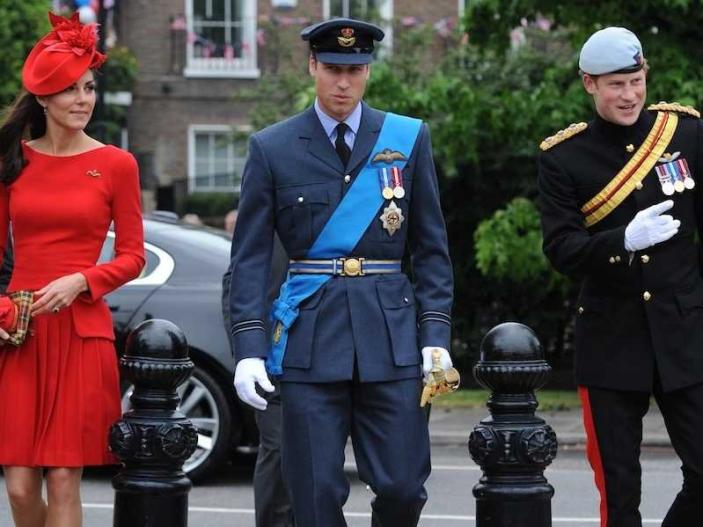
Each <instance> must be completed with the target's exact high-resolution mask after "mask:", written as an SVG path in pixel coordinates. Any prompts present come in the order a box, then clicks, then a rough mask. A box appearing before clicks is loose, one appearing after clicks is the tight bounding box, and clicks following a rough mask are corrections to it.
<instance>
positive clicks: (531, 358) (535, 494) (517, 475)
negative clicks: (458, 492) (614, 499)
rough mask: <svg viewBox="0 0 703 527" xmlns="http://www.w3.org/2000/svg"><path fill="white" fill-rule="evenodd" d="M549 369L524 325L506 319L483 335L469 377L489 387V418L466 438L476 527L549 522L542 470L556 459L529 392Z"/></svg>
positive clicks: (549, 492) (540, 526)
mask: <svg viewBox="0 0 703 527" xmlns="http://www.w3.org/2000/svg"><path fill="white" fill-rule="evenodd" d="M550 371H551V368H550V366H549V364H547V362H546V361H545V360H544V354H543V352H542V347H541V345H540V343H539V340H538V339H537V336H536V335H535V334H534V332H533V331H532V330H531V329H530V328H528V327H527V326H525V325H523V324H517V323H513V322H508V323H505V324H500V325H498V326H496V327H494V328H493V329H491V330H490V331H489V332H488V333H486V336H485V337H483V341H482V342H481V356H480V359H479V361H478V363H477V364H476V366H474V377H475V378H476V380H477V381H478V382H479V384H480V385H481V386H483V387H484V388H486V389H488V390H490V391H491V396H490V397H489V399H488V409H489V411H490V413H491V416H490V417H487V418H485V419H483V420H482V421H481V424H480V425H479V426H477V427H475V428H474V430H473V432H471V436H470V437H469V452H470V454H471V457H472V458H473V460H474V461H475V462H476V463H477V464H478V465H480V466H481V469H482V470H483V476H482V477H481V479H480V480H479V483H478V484H477V485H476V486H475V487H474V489H473V493H474V497H475V498H476V526H477V527H548V526H551V525H552V508H551V499H552V496H553V495H554V488H553V487H552V486H551V485H550V484H549V483H548V482H547V480H546V478H545V477H544V469H545V467H546V466H547V465H549V464H550V463H551V462H552V460H553V459H554V458H555V457H556V454H557V437H556V434H555V433H554V430H552V428H551V427H550V426H549V425H547V424H546V423H545V422H544V420H543V419H541V418H539V417H537V416H536V415H535V410H536V409H537V404H538V403H537V399H536V398H535V394H534V390H537V389H539V388H541V387H542V386H544V383H545V382H546V381H547V377H548V376H549V372H550Z"/></svg>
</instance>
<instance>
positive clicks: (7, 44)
mask: <svg viewBox="0 0 703 527" xmlns="http://www.w3.org/2000/svg"><path fill="white" fill-rule="evenodd" d="M49 8H50V5H49V2H48V1H47V0H22V1H17V0H0V49H1V50H2V53H0V79H2V82H0V105H1V106H3V107H5V106H7V105H8V104H10V103H11V102H12V101H13V100H14V98H15V97H16V96H17V94H18V93H19V90H20V87H21V81H20V75H21V72H22V64H23V63H24V59H25V58H26V57H27V55H28V54H29V50H30V49H32V46H33V45H34V43H35V42H36V41H37V40H38V39H39V38H41V37H42V36H43V35H44V34H46V33H48V31H49V20H48V18H47V14H46V13H47V11H48V10H49Z"/></svg>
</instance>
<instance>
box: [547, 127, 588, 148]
mask: <svg viewBox="0 0 703 527" xmlns="http://www.w3.org/2000/svg"><path fill="white" fill-rule="evenodd" d="M586 128H588V123H571V124H570V125H569V126H568V127H567V128H564V129H563V130H559V131H558V132H557V133H556V134H554V135H550V136H549V137H547V138H546V139H545V140H544V141H542V142H541V143H540V145H539V147H540V149H542V150H543V151H547V150H549V149H550V148H552V147H553V146H556V145H558V144H559V143H561V142H562V141H566V140H567V139H569V138H570V137H573V136H575V135H576V134H580V133H581V132H583V131H584V130H585V129H586Z"/></svg>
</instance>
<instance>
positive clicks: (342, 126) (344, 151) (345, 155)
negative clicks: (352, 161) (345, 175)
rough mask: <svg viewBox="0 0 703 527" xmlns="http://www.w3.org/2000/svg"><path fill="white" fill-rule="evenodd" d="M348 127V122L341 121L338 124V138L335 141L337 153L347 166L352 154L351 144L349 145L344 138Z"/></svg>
mask: <svg viewBox="0 0 703 527" xmlns="http://www.w3.org/2000/svg"><path fill="white" fill-rule="evenodd" d="M348 128H349V127H348V126H347V124H346V123H339V124H338V125H337V139H336V140H335V142H334V149H335V150H336V151H337V155H338V156H339V159H341V160H342V164H343V165H344V167H345V168H346V166H347V163H348V162H349V157H350V156H351V150H350V149H349V145H347V143H346V141H345V140H344V134H345V133H346V131H347V129H348Z"/></svg>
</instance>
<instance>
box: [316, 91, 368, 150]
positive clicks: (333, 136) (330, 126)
mask: <svg viewBox="0 0 703 527" xmlns="http://www.w3.org/2000/svg"><path fill="white" fill-rule="evenodd" d="M315 113H316V114H317V118H318V119H319V120H320V123H322V128H324V129H325V133H326V134H327V137H329V140H330V141H331V142H332V145H333V146H334V142H335V141H336V140H337V125H338V124H339V121H337V119H335V118H333V117H330V116H329V115H327V114H326V113H325V111H324V110H323V109H322V107H320V103H319V102H318V100H317V98H315ZM344 123H346V125H347V126H348V128H347V131H346V133H345V134H344V142H345V143H347V146H348V147H349V150H353V149H354V141H355V140H356V134H357V133H358V132H359V124H360V123H361V103H359V104H357V105H356V108H354V111H352V113H350V114H349V115H348V116H347V118H346V119H344Z"/></svg>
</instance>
